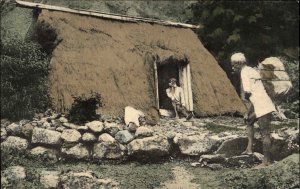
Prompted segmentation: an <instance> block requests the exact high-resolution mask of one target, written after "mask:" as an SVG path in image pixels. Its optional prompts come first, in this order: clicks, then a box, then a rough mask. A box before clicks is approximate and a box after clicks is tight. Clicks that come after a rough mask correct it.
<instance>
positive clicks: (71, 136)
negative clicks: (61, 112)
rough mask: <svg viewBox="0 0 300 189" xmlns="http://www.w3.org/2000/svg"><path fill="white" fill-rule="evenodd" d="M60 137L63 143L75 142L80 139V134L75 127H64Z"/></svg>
mask: <svg viewBox="0 0 300 189" xmlns="http://www.w3.org/2000/svg"><path fill="white" fill-rule="evenodd" d="M61 138H62V139H63V141H64V142H65V143H75V142H78V141H79V140H80V139H81V134H80V132H78V131H77V130H75V129H65V130H64V131H63V132H62V134H61Z"/></svg>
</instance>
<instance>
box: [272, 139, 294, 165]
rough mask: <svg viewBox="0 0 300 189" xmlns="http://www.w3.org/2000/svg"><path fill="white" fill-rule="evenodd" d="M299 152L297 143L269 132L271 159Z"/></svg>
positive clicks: (278, 158)
mask: <svg viewBox="0 0 300 189" xmlns="http://www.w3.org/2000/svg"><path fill="white" fill-rule="evenodd" d="M297 152H299V145H298V144H297V143H293V142H292V141H291V140H288V139H287V140H286V139H284V138H282V137H280V136H278V134H277V133H272V134H271V147H270V153H271V157H272V159H273V160H276V161H279V160H282V159H283V158H286V157H287V156H289V155H291V154H293V153H297Z"/></svg>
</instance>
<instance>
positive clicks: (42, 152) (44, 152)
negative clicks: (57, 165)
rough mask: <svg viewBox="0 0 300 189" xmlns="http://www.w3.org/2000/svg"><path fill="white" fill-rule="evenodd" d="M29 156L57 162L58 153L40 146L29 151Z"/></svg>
mask: <svg viewBox="0 0 300 189" xmlns="http://www.w3.org/2000/svg"><path fill="white" fill-rule="evenodd" d="M30 154H31V155H34V156H42V157H46V158H48V159H50V160H53V161H57V160H58V151H57V150H55V149H50V148H46V147H42V146H37V147H35V148H33V149H31V150H30Z"/></svg>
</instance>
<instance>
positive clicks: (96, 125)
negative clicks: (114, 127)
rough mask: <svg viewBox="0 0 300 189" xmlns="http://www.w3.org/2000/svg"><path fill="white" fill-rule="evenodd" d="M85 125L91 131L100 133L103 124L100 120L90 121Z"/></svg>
mask: <svg viewBox="0 0 300 189" xmlns="http://www.w3.org/2000/svg"><path fill="white" fill-rule="evenodd" d="M85 126H87V127H88V128H89V129H90V130H91V131H93V132H95V133H101V132H102V131H103V128H104V125H103V122H101V121H92V122H89V123H86V124H85Z"/></svg>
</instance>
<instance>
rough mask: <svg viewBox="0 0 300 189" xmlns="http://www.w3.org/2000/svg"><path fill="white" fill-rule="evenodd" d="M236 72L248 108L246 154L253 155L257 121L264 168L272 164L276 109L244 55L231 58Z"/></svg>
mask: <svg viewBox="0 0 300 189" xmlns="http://www.w3.org/2000/svg"><path fill="white" fill-rule="evenodd" d="M231 62H232V67H233V70H234V71H240V78H241V98H242V100H243V101H244V103H245V105H246V107H247V110H248V112H247V114H246V115H245V120H246V123H247V132H248V145H247V149H246V151H245V152H244V154H252V153H253V150H252V147H253V140H254V123H255V122H256V121H257V122H258V124H259V126H260V129H261V135H262V140H263V141H262V142H263V154H264V159H263V164H262V165H263V166H267V165H269V164H271V157H270V147H271V139H270V122H271V118H272V112H275V111H276V108H275V106H274V104H273V102H272V100H271V98H270V97H269V96H268V94H267V92H266V89H265V87H264V85H263V83H262V80H261V76H260V73H259V72H258V71H257V70H255V69H254V68H253V67H251V66H250V64H249V62H247V60H246V58H245V56H244V54H242V53H235V54H233V55H232V56H231Z"/></svg>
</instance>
